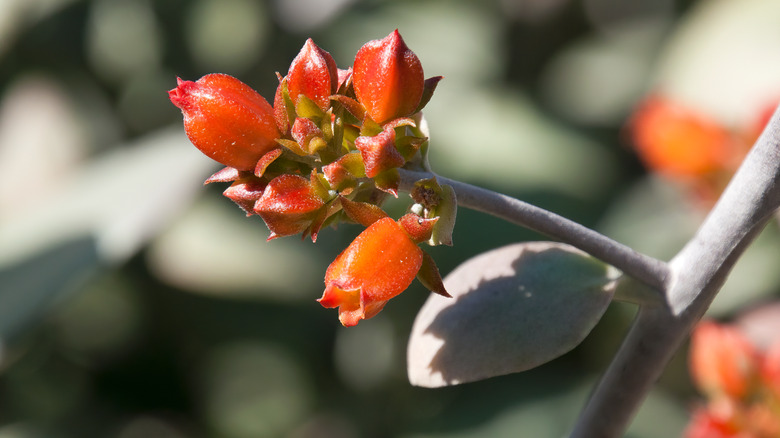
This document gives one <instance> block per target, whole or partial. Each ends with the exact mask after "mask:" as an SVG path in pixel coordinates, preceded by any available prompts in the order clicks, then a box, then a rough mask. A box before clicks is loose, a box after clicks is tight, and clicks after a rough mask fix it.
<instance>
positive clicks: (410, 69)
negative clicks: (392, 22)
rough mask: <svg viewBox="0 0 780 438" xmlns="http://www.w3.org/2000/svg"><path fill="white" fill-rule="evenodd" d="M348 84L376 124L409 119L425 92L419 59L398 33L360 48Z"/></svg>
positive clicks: (395, 32)
mask: <svg viewBox="0 0 780 438" xmlns="http://www.w3.org/2000/svg"><path fill="white" fill-rule="evenodd" d="M352 83H353V85H354V88H355V95H356V96H357V99H358V101H360V103H362V104H363V106H364V107H365V108H366V112H367V113H368V115H369V116H371V119H373V120H374V121H375V122H377V123H384V122H387V121H389V120H392V119H395V118H398V117H405V116H408V115H411V114H412V113H413V112H414V110H416V109H417V106H418V105H419V104H420V99H421V98H422V95H423V89H424V88H425V78H424V76H423V69H422V64H420V59H419V58H417V55H415V54H414V52H412V51H411V50H409V47H407V46H406V43H404V40H403V38H401V34H400V33H398V30H395V31H393V33H391V34H390V35H388V36H387V37H385V38H384V39H381V40H373V41H369V42H368V43H366V44H365V45H364V46H363V47H361V48H360V50H359V51H358V53H357V55H356V56H355V63H354V65H353V73H352Z"/></svg>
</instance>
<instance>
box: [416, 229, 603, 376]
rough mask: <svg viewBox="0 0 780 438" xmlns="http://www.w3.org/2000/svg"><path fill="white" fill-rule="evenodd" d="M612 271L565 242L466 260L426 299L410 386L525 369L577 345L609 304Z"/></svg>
mask: <svg viewBox="0 0 780 438" xmlns="http://www.w3.org/2000/svg"><path fill="white" fill-rule="evenodd" d="M614 277H615V275H614V269H611V268H610V267H609V266H608V265H606V264H604V263H602V262H600V261H598V260H596V259H594V258H593V257H590V256H588V255H587V254H585V253H583V252H581V251H579V250H577V249H575V248H573V247H571V246H569V245H565V244H560V243H553V242H526V243H518V244H513V245H509V246H505V247H502V248H498V249H495V250H492V251H488V252H486V253H483V254H480V255H478V256H476V257H474V258H472V259H469V260H467V261H466V262H464V263H463V264H461V265H460V266H459V267H457V268H456V269H455V270H454V271H453V272H452V273H450V274H449V275H448V276H447V277H446V278H445V279H444V285H445V287H446V288H447V291H448V292H449V293H450V294H451V295H452V296H453V298H445V297H442V296H439V295H431V296H430V298H428V301H427V302H426V303H425V305H424V306H423V307H422V309H421V310H420V313H419V314H418V315H417V318H416V320H415V322H414V326H413V328H412V334H411V337H410V340H409V346H408V355H407V358H408V373H409V380H410V382H411V383H412V384H414V385H418V386H424V387H440V386H448V385H455V384H459V383H465V382H472V381H476V380H481V379H486V378H489V377H493V376H499V375H503V374H509V373H514V372H519V371H525V370H528V369H531V368H534V367H536V366H538V365H541V364H543V363H546V362H549V361H550V360H552V359H554V358H556V357H558V356H561V355H562V354H564V353H566V352H568V351H570V350H571V349H573V348H574V347H575V346H577V345H578V344H579V343H580V342H582V340H583V339H584V338H585V336H587V335H588V333H590V331H591V330H592V329H593V327H594V326H595V325H596V323H597V322H598V321H599V319H601V316H602V315H603V314H604V311H605V310H606V309H607V306H608V305H609V303H610V301H611V300H612V295H613V290H612V284H613V281H612V280H613V279H614Z"/></svg>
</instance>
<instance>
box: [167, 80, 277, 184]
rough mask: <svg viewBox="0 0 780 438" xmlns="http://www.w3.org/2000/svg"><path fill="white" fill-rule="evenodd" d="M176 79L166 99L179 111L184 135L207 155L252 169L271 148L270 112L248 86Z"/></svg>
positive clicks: (274, 135) (272, 126)
mask: <svg viewBox="0 0 780 438" xmlns="http://www.w3.org/2000/svg"><path fill="white" fill-rule="evenodd" d="M177 81H178V86H177V87H176V88H174V89H172V90H170V91H168V95H169V97H170V99H171V102H173V104H174V105H176V106H177V107H179V108H181V111H182V114H183V115H184V130H185V132H186V133H187V137H189V139H190V141H191V142H192V144H193V145H195V147H197V148H198V149H200V151H201V152H203V153H204V154H206V155H207V156H208V157H210V158H212V159H213V160H216V161H218V162H220V163H222V164H224V165H225V166H228V167H233V168H236V169H239V170H253V169H254V167H255V164H256V163H257V160H259V159H260V157H262V156H263V155H264V154H265V153H266V152H268V151H270V150H271V149H274V148H276V147H277V144H276V142H275V140H276V139H277V138H278V137H279V130H278V129H277V127H276V123H275V120H274V112H273V108H272V107H271V105H269V104H268V102H266V100H265V99H264V98H263V97H262V96H260V94H258V93H257V92H256V91H255V90H253V89H252V88H251V87H249V86H248V85H246V84H244V83H243V82H241V81H239V80H238V79H236V78H234V77H232V76H228V75H225V74H209V75H206V76H203V77H202V78H200V79H198V80H197V81H196V82H192V81H183V80H181V79H178V80H177Z"/></svg>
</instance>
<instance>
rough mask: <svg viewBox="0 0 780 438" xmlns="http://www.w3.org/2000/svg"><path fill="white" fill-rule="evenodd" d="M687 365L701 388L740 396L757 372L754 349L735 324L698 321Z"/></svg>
mask: <svg viewBox="0 0 780 438" xmlns="http://www.w3.org/2000/svg"><path fill="white" fill-rule="evenodd" d="M690 368H691V375H692V377H693V380H694V382H695V383H696V385H697V386H698V387H699V389H700V390H701V391H702V392H704V393H706V394H708V395H710V396H720V395H726V396H728V397H731V398H734V399H741V398H742V397H745V396H747V395H748V393H749V392H750V391H751V389H752V386H753V383H754V381H755V378H756V376H757V372H758V369H757V368H758V353H757V351H756V350H755V348H754V347H753V345H752V344H751V343H750V342H749V341H748V340H747V339H746V338H745V337H744V336H743V335H742V333H741V332H740V331H739V330H737V329H736V328H733V327H729V326H725V325H720V324H717V323H714V322H702V323H699V325H698V326H697V327H696V329H695V330H694V331H693V335H692V337H691V351H690Z"/></svg>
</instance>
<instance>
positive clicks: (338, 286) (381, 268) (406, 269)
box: [318, 217, 423, 327]
mask: <svg viewBox="0 0 780 438" xmlns="http://www.w3.org/2000/svg"><path fill="white" fill-rule="evenodd" d="M422 263H423V252H422V250H421V249H420V248H419V247H418V246H417V245H416V244H415V243H414V242H412V240H411V239H410V238H409V236H407V235H406V233H405V232H404V230H403V229H402V228H401V226H400V225H399V224H398V222H396V221H394V220H393V219H391V218H389V217H386V218H384V219H380V220H378V221H376V222H374V223H373V224H371V226H369V227H368V228H366V229H365V230H364V231H363V232H362V233H360V235H359V236H357V237H356V238H355V240H354V241H352V243H351V244H350V245H349V246H348V247H347V249H345V250H344V251H343V252H342V253H341V254H339V255H338V257H336V260H334V261H333V263H331V264H330V266H328V270H327V272H326V273H325V292H324V293H323V294H322V298H320V299H319V300H318V301H319V303H320V304H322V306H323V307H327V308H332V307H338V308H339V320H340V321H341V323H342V324H343V325H344V326H347V327H349V326H353V325H355V324H357V323H358V322H359V321H360V320H361V319H368V318H371V317H372V316H374V315H376V314H377V313H379V311H380V310H382V308H383V307H384V306H385V304H386V303H387V301H388V300H390V299H391V298H393V297H395V296H396V295H398V294H400V293H401V292H403V291H404V290H406V288H408V287H409V285H410V284H411V283H412V281H413V280H414V278H415V276H416V275H417V272H418V271H419V270H420V267H421V266H422Z"/></svg>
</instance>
